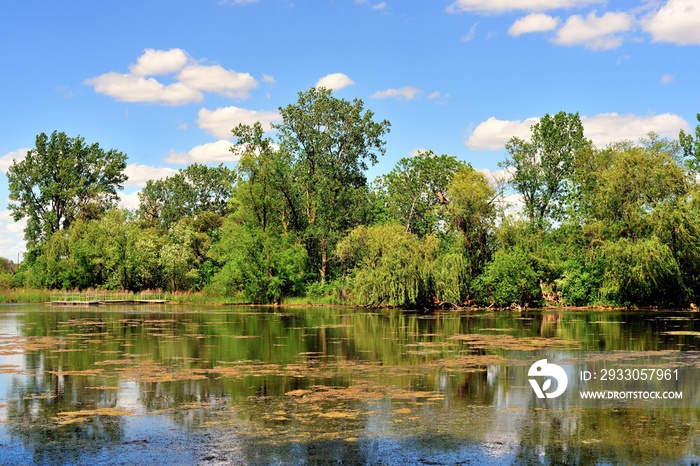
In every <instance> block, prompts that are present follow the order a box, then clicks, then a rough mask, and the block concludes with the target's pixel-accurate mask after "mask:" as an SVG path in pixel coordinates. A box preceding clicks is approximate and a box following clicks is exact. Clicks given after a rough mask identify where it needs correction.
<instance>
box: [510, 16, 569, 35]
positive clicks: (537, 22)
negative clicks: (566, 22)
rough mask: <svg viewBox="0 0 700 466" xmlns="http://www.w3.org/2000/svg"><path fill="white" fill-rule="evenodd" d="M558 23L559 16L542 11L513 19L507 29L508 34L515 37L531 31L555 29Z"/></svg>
mask: <svg viewBox="0 0 700 466" xmlns="http://www.w3.org/2000/svg"><path fill="white" fill-rule="evenodd" d="M558 25H559V18H555V17H552V16H549V15H546V14H544V13H532V14H529V15H527V16H525V17H523V18H520V19H518V20H517V21H515V22H514V23H513V25H512V26H511V27H510V29H508V34H509V35H511V36H513V37H517V36H520V35H522V34H528V33H531V32H547V31H552V30H554V29H556V27H557V26H558Z"/></svg>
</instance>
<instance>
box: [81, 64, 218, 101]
mask: <svg viewBox="0 0 700 466" xmlns="http://www.w3.org/2000/svg"><path fill="white" fill-rule="evenodd" d="M85 84H87V85H89V86H92V87H93V88H94V89H95V92H97V93H99V94H105V95H108V96H110V97H114V98H115V99H116V100H118V101H120V102H145V103H158V104H165V105H184V104H188V103H191V102H199V101H200V100H202V99H203V98H204V96H203V95H202V93H201V92H199V91H198V90H196V89H192V88H191V87H188V86H186V85H184V84H182V83H173V84H169V85H167V86H166V85H164V84H162V83H160V82H158V81H157V80H156V79H155V78H144V77H142V76H134V75H130V74H121V73H115V72H110V73H105V74H103V75H100V76H98V77H96V78H92V79H88V80H86V81H85Z"/></svg>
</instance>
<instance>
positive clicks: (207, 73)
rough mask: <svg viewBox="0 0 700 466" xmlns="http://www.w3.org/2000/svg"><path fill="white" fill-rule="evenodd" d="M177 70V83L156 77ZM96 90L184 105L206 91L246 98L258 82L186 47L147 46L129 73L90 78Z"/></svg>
mask: <svg viewBox="0 0 700 466" xmlns="http://www.w3.org/2000/svg"><path fill="white" fill-rule="evenodd" d="M174 73H177V75H176V76H175V82H173V83H171V84H164V83H162V82H160V81H158V80H157V79H156V78H154V77H153V76H156V75H169V74H174ZM84 84H85V85H88V86H92V87H93V88H94V89H95V92H97V93H100V94H105V95H108V96H110V97H113V98H115V99H116V100H118V101H122V102H144V103H158V104H164V105H184V104H188V103H192V102H199V101H201V100H202V99H203V98H204V95H203V92H213V93H216V94H220V95H223V96H226V97H232V98H237V99H246V98H248V97H249V95H250V91H251V90H253V89H255V88H256V87H257V86H258V82H257V80H256V79H255V78H253V77H252V76H251V75H250V74H248V73H239V72H237V71H234V70H227V69H225V68H223V67H222V66H220V65H202V64H199V63H196V62H195V61H194V60H193V59H191V58H190V57H189V56H188V55H187V53H186V52H185V51H184V50H182V49H171V50H154V49H147V50H146V51H144V53H143V54H142V55H141V56H140V57H139V58H138V59H137V61H136V64H133V65H131V66H130V67H129V73H126V74H125V73H118V72H114V71H111V72H109V73H105V74H102V75H100V76H97V77H95V78H90V79H86V80H85V81H84Z"/></svg>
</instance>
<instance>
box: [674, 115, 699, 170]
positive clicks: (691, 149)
mask: <svg viewBox="0 0 700 466" xmlns="http://www.w3.org/2000/svg"><path fill="white" fill-rule="evenodd" d="M696 118H697V120H698V122H700V113H698V114H697V115H696ZM678 141H679V142H680V145H681V147H682V149H683V156H684V157H685V158H686V164H687V165H688V167H690V169H691V170H694V171H700V124H699V125H697V126H696V127H695V137H694V138H693V135H692V134H688V133H686V132H685V131H683V130H681V131H680V134H679V135H678Z"/></svg>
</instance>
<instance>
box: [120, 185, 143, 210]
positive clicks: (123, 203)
mask: <svg viewBox="0 0 700 466" xmlns="http://www.w3.org/2000/svg"><path fill="white" fill-rule="evenodd" d="M140 192H141V191H140V190H139V191H134V192H133V193H128V194H125V193H120V194H119V207H122V208H124V209H130V210H136V209H138V208H139V205H141V201H140V200H139V193H140Z"/></svg>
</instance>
